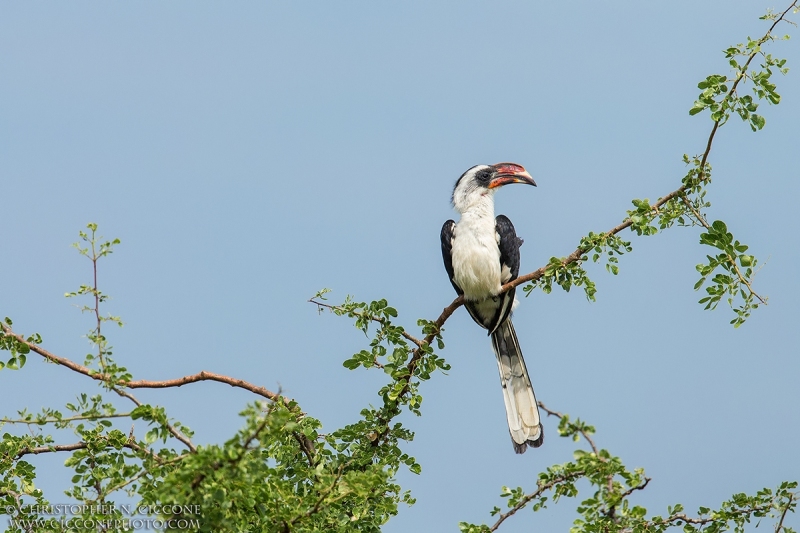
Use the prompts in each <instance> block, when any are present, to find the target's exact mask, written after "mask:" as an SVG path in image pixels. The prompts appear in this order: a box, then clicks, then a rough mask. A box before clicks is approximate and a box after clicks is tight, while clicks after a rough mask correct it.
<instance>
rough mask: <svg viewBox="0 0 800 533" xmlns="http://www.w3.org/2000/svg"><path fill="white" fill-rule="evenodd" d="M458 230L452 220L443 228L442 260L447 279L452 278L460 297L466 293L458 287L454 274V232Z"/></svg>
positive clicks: (451, 281) (451, 280)
mask: <svg viewBox="0 0 800 533" xmlns="http://www.w3.org/2000/svg"><path fill="white" fill-rule="evenodd" d="M455 229H456V223H455V222H454V221H452V220H448V221H447V222H445V223H444V226H442V235H441V237H442V259H444V268H445V270H447V277H449V278H450V283H452V284H453V288H454V289H455V290H456V292H457V293H458V295H459V296H461V295H462V294H464V291H462V290H461V287H459V286H458V285H456V282H455V281H454V280H453V277H454V275H455V274H454V273H453V255H452V251H453V236H454V231H455Z"/></svg>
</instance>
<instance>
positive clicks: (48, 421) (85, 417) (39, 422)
mask: <svg viewBox="0 0 800 533" xmlns="http://www.w3.org/2000/svg"><path fill="white" fill-rule="evenodd" d="M129 416H131V414H130V413H114V414H109V415H79V416H70V417H67V418H45V419H31V420H25V419H22V418H0V424H28V425H32V426H42V425H44V424H58V423H59V422H73V421H75V420H104V419H106V418H127V417H129Z"/></svg>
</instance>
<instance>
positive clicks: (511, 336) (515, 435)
mask: <svg viewBox="0 0 800 533" xmlns="http://www.w3.org/2000/svg"><path fill="white" fill-rule="evenodd" d="M492 348H494V353H495V355H496V356H497V367H498V368H499V369H500V383H501V384H502V385H503V400H505V403H506V416H507V417H508V431H509V432H510V433H511V440H512V442H513V444H514V451H515V452H517V453H525V450H526V449H527V448H528V445H530V446H533V447H534V448H538V447H539V446H541V445H542V442H544V429H543V428H542V424H541V421H540V420H539V406H538V405H537V404H536V396H535V395H534V394H533V386H532V385H531V378H530V377H528V369H527V368H525V360H524V359H523V358H522V350H520V349H519V341H517V334H516V333H515V332H514V325H513V324H512V323H511V319H508V320H506V321H505V322H504V323H503V324H501V325H500V326H499V327H498V328H497V330H495V332H494V333H492Z"/></svg>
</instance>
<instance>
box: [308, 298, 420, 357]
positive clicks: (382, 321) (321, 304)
mask: <svg viewBox="0 0 800 533" xmlns="http://www.w3.org/2000/svg"><path fill="white" fill-rule="evenodd" d="M308 301H309V302H311V303H312V304H315V305H316V306H317V307H324V308H326V309H330V310H331V311H342V312H345V313H346V312H347V310H346V309H344V308H343V307H342V306H340V305H330V304H326V303H324V302H320V301H319V300H317V299H316V298H309V300H308ZM358 314H359V315H361V316H363V317H366V318H369V319H370V320H372V321H373V322H377V323H379V324H381V325H384V324H386V320H385V319H384V318H381V317H379V316H374V315H367V314H366V313H358ZM402 334H403V337H405V338H406V339H408V340H410V341H411V342H413V343H414V344H416V345H417V346H422V343H423V341H421V340H419V339H417V338H416V337H414V336H413V335H411V334H410V333H408V332H407V331H406V330H405V328H403V332H402ZM378 366H379V367H381V368H382V366H383V365H378Z"/></svg>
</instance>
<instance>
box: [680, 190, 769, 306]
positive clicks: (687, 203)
mask: <svg viewBox="0 0 800 533" xmlns="http://www.w3.org/2000/svg"><path fill="white" fill-rule="evenodd" d="M681 200H682V201H683V203H684V205H685V206H686V207H688V208H689V210H690V211H691V212H692V214H693V215H694V216H695V218H696V219H697V221H698V222H699V223H700V225H701V226H703V227H704V228H706V229H710V228H711V225H710V224H709V223H708V221H707V220H706V218H705V217H704V216H703V214H702V213H700V212H699V211H698V210H697V209H695V207H694V206H693V205H692V203H691V202H690V201H689V199H688V198H686V196H685V195H684V196H683V197H681ZM725 255H726V256H728V261H729V262H730V264H731V265H733V270H734V271H735V272H736V276H738V278H739V281H740V282H741V283H743V284H744V285H745V286H746V287H747V289H748V290H749V291H750V294H752V295H753V296H755V297H756V298H758V300H759V301H760V302H761V303H762V304H764V305H767V299H766V298H762V297H761V295H760V294H758V293H757V292H756V291H754V290H753V287H752V286H751V285H750V281H749V280H748V279H747V278H746V277H745V276H744V274H742V271H741V270H740V269H739V265H737V264H736V258H735V257H731V255H730V254H728V253H726V254H725Z"/></svg>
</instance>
